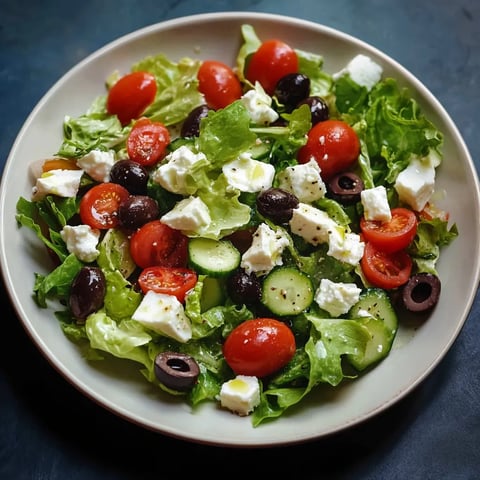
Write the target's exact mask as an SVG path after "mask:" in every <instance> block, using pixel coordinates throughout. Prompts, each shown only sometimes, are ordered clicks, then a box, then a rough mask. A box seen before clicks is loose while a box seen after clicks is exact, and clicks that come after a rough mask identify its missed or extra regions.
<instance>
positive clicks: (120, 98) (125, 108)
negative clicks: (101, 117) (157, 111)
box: [107, 72, 157, 125]
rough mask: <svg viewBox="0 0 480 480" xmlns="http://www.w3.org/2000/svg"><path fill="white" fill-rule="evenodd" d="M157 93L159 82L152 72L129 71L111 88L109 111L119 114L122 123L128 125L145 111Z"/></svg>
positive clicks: (108, 100) (108, 98)
mask: <svg viewBox="0 0 480 480" xmlns="http://www.w3.org/2000/svg"><path fill="white" fill-rule="evenodd" d="M156 94H157V82H156V81H155V77H154V76H153V75H152V74H151V73H148V72H132V73H127V74H126V75H124V76H123V77H121V78H120V79H119V80H118V81H117V82H116V83H115V84H114V85H113V86H112V88H110V90H109V92H108V97H107V111H108V113H110V114H111V115H117V117H118V119H119V120H120V123H121V124H122V125H127V124H128V123H130V121H131V120H134V119H135V118H138V117H139V116H140V115H141V114H142V113H143V112H144V111H145V109H146V108H147V107H148V106H149V105H150V104H151V103H152V102H153V100H155V95H156Z"/></svg>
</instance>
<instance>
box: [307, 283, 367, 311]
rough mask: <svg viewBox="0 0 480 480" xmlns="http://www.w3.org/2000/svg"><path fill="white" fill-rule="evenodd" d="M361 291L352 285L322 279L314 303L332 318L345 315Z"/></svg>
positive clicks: (356, 300)
mask: <svg viewBox="0 0 480 480" xmlns="http://www.w3.org/2000/svg"><path fill="white" fill-rule="evenodd" d="M360 292H361V289H360V288H359V287H357V286H356V285H355V284H354V283H341V282H339V283H335V282H332V281H331V280H329V279H327V278H322V280H321V282H320V286H319V287H318V289H317V291H316V292H315V297H314V298H315V301H316V302H317V303H318V305H319V307H320V308H322V309H323V310H326V311H327V312H328V313H329V314H330V315H331V316H332V317H333V318H336V317H339V316H340V315H343V314H344V313H347V312H348V311H349V310H350V309H351V308H352V307H353V305H355V304H356V303H357V302H358V300H359V298H360Z"/></svg>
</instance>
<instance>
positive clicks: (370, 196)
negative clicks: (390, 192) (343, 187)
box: [360, 185, 392, 222]
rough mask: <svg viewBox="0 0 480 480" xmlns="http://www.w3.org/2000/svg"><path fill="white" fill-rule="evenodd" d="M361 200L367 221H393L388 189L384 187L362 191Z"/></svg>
mask: <svg viewBox="0 0 480 480" xmlns="http://www.w3.org/2000/svg"><path fill="white" fill-rule="evenodd" d="M360 198H361V202H362V205H363V215H364V217H365V219H366V220H378V221H381V222H389V221H390V220H391V219H392V212H391V211H390V205H389V204H388V198H387V189H386V188H385V187H384V186H383V185H380V186H378V187H374V188H367V189H365V190H362V192H361V193H360Z"/></svg>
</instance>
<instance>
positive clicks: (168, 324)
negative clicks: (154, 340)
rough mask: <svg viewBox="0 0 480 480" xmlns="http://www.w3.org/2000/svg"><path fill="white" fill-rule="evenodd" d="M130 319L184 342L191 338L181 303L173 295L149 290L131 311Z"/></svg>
mask: <svg viewBox="0 0 480 480" xmlns="http://www.w3.org/2000/svg"><path fill="white" fill-rule="evenodd" d="M132 319H133V320H136V321H137V322H139V323H141V324H142V325H144V326H145V327H147V328H149V329H151V330H153V331H155V332H157V333H160V334H162V335H166V336H167V337H171V338H174V339H175V340H177V341H178V342H181V343H185V342H188V341H189V340H190V339H191V338H192V325H191V323H190V320H189V318H188V317H187V316H186V315H185V311H184V309H183V305H182V303H180V302H179V301H178V299H177V297H175V296H173V295H166V294H164V293H157V292H154V291H153V290H149V291H148V292H147V293H146V294H145V296H144V297H143V299H142V301H141V303H140V305H139V306H138V307H137V309H136V310H135V312H133V315H132Z"/></svg>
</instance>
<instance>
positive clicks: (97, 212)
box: [80, 182, 130, 230]
mask: <svg viewBox="0 0 480 480" xmlns="http://www.w3.org/2000/svg"><path fill="white" fill-rule="evenodd" d="M129 195H130V193H129V191H128V190H127V189H126V188H125V187H122V186H121V185H119V184H117V183H110V182H106V183H99V184H98V185H95V186H93V187H92V188H91V189H90V190H88V192H87V193H85V195H84V196H83V197H82V199H81V200H80V219H81V220H82V223H84V224H86V225H89V226H90V227H92V228H98V229H100V230H106V229H109V228H115V227H117V226H118V224H119V220H118V207H119V205H120V204H121V203H122V202H123V201H124V200H126V199H127V198H128V196H129Z"/></svg>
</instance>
